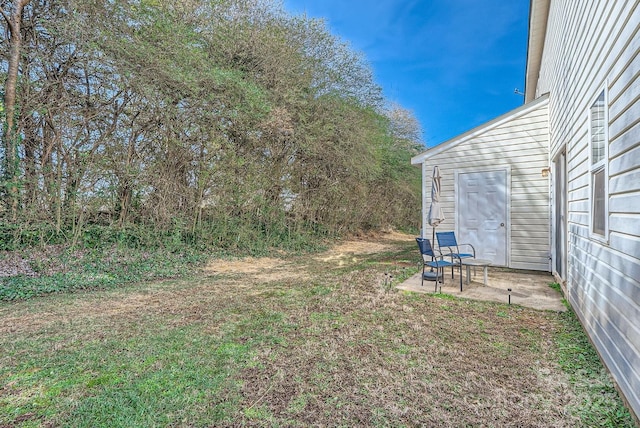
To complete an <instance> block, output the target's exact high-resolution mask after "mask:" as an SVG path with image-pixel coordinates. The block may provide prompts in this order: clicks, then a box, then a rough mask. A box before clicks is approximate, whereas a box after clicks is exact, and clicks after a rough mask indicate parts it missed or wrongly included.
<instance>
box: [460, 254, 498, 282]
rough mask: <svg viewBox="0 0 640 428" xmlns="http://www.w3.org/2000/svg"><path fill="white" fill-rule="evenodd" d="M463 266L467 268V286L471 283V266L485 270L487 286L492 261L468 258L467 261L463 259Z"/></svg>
mask: <svg viewBox="0 0 640 428" xmlns="http://www.w3.org/2000/svg"><path fill="white" fill-rule="evenodd" d="M462 265H463V266H465V267H466V268H467V280H466V281H465V282H466V283H467V284H469V282H471V279H470V277H471V266H474V267H476V266H479V267H482V268H483V271H484V272H483V273H484V278H483V279H484V285H485V286H486V285H487V282H488V279H487V276H488V270H489V266H490V265H491V260H485V259H473V258H467V259H462Z"/></svg>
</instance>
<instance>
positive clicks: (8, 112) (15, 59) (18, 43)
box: [0, 0, 30, 220]
mask: <svg viewBox="0 0 640 428" xmlns="http://www.w3.org/2000/svg"><path fill="white" fill-rule="evenodd" d="M29 1H30V0H17V1H16V3H15V5H14V7H13V11H12V12H11V16H7V14H6V13H5V11H4V10H3V9H2V8H0V12H1V13H2V15H3V17H4V18H5V19H6V20H7V23H8V26H9V34H10V36H9V45H10V48H9V68H8V70H7V80H6V82H5V87H4V88H5V93H4V108H5V120H6V123H5V126H4V130H3V131H4V143H5V182H6V183H7V195H6V198H7V199H6V203H7V205H8V206H9V207H10V212H11V218H12V220H15V219H16V216H17V213H18V184H17V183H16V179H17V176H18V171H19V160H18V130H17V129H16V124H15V113H16V86H17V82H18V68H19V64H20V53H21V47H22V36H21V34H20V25H21V24H22V10H23V9H24V7H25V6H26V5H27V4H28V3H29Z"/></svg>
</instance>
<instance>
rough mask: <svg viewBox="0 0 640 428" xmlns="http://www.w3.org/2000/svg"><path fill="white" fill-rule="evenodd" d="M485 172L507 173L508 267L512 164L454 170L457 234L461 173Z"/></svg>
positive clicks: (507, 258) (507, 257) (508, 257)
mask: <svg viewBox="0 0 640 428" xmlns="http://www.w3.org/2000/svg"><path fill="white" fill-rule="evenodd" d="M485 172H505V173H506V178H505V179H506V194H505V205H506V210H507V212H506V219H505V226H504V227H506V228H507V230H506V234H505V239H506V241H507V242H505V251H506V254H505V263H506V267H511V166H510V165H508V166H505V167H496V168H482V167H469V168H458V169H455V170H454V171H453V174H454V177H455V178H454V180H453V181H454V200H455V201H454V202H455V218H454V224H455V226H454V230H455V232H456V235H458V236H460V225H459V222H458V216H459V215H460V211H459V208H460V207H459V206H458V196H459V195H460V185H459V182H460V175H461V174H469V173H485Z"/></svg>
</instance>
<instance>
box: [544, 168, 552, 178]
mask: <svg viewBox="0 0 640 428" xmlns="http://www.w3.org/2000/svg"><path fill="white" fill-rule="evenodd" d="M549 174H551V168H550V167H547V168H542V176H543V177H548V176H549Z"/></svg>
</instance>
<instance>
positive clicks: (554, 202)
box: [549, 145, 569, 289]
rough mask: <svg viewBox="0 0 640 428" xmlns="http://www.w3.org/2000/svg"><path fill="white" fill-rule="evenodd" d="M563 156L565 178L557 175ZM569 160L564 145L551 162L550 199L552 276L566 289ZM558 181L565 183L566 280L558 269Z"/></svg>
mask: <svg viewBox="0 0 640 428" xmlns="http://www.w3.org/2000/svg"><path fill="white" fill-rule="evenodd" d="M562 155H564V165H563V172H564V177H558V174H557V165H558V162H559V161H560V160H561V158H562ZM568 168H569V160H568V157H567V146H566V145H562V146H561V147H560V149H559V150H558V152H557V153H556V155H555V157H554V158H553V160H552V161H551V174H552V175H551V180H550V187H551V197H550V198H549V203H550V204H551V216H550V218H551V225H550V226H551V227H550V228H549V229H550V232H551V251H550V253H551V263H550V264H551V266H550V267H551V269H550V270H551V273H552V275H554V276H556V277H557V279H559V280H560V281H559V282H560V283H561V284H563V285H564V286H565V289H566V287H567V284H568V282H567V280H568V277H569V192H568V189H569V187H568V186H569V169H568ZM558 180H562V181H563V182H564V207H563V209H564V215H565V216H564V234H565V236H564V237H563V240H564V254H563V255H562V260H561V261H562V264H563V265H564V266H563V267H564V276H565V277H564V278H563V277H562V275H561V273H560V272H558V269H557V267H556V264H557V259H558V252H557V249H558V247H557V244H558V236H557V233H556V232H557V223H558V221H559V219H558V214H559V213H558V210H557V208H558V193H557V190H558V188H557V185H558Z"/></svg>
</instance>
